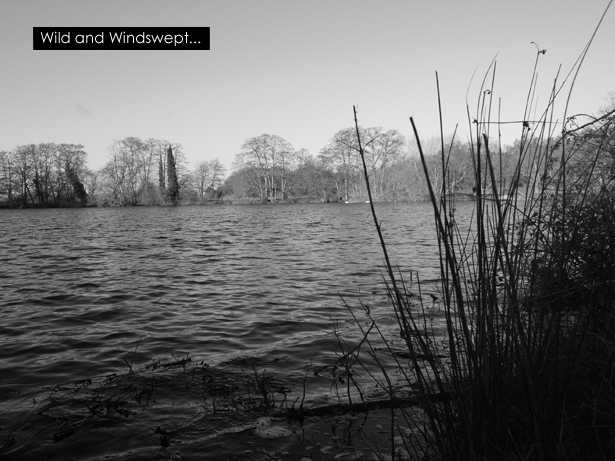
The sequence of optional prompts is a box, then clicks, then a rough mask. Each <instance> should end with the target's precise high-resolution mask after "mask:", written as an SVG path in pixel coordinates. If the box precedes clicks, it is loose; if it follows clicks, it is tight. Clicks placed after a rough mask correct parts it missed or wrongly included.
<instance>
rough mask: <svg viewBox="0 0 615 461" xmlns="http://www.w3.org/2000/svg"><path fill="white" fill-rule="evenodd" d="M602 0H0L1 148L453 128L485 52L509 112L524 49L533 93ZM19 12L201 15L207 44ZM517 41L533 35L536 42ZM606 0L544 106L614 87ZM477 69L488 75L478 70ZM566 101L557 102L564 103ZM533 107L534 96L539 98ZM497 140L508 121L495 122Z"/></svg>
mask: <svg viewBox="0 0 615 461" xmlns="http://www.w3.org/2000/svg"><path fill="white" fill-rule="evenodd" d="M608 4H609V0H591V1H584V2H582V1H580V0H515V1H504V0H454V1H453V0H449V1H444V0H431V1H428V0H405V1H402V0H379V1H376V0H371V1H368V0H335V1H332V0H326V1H325V0H311V1H296V0H207V1H204V0H183V1H170V0H164V1H162V0H121V1H117V0H105V1H92V0H3V1H2V3H1V4H0V59H1V60H0V68H1V69H2V71H1V73H0V151H1V150H5V151H10V150H12V149H14V148H15V147H17V146H20V145H24V144H31V143H34V144H38V143H42V142H55V143H70V144H82V145H83V146H84V150H85V151H86V153H87V154H88V166H89V168H91V169H94V170H95V169H99V168H101V167H103V166H104V164H105V163H106V162H107V160H108V149H109V146H110V145H111V143H112V142H113V141H115V140H120V139H123V138H125V137H139V138H142V139H148V138H156V139H164V140H168V141H170V142H178V143H181V144H182V146H183V150H184V152H185V154H186V156H187V159H188V161H189V162H191V164H192V165H195V164H196V163H198V162H199V161H203V160H212V159H215V158H219V159H220V160H221V161H222V163H223V164H224V165H225V166H226V167H227V169H228V170H229V172H230V170H231V168H232V163H233V160H234V158H235V155H236V154H237V153H238V152H239V151H240V150H241V146H242V144H243V143H244V142H245V141H246V140H247V139H248V138H251V137H255V136H259V135H261V134H265V133H267V134H272V135H278V136H281V137H283V138H284V139H286V140H287V141H289V142H290V143H291V144H292V145H293V146H294V147H295V148H296V149H300V148H305V149H307V150H308V151H309V152H310V154H312V155H314V156H316V155H318V153H319V151H320V149H322V148H323V147H324V146H325V145H326V144H327V143H328V142H329V141H330V139H331V138H332V137H333V135H334V134H335V132H337V131H339V130H341V129H344V128H347V127H350V126H352V124H353V106H357V110H358V117H359V123H360V124H361V125H363V126H365V127H383V128H384V129H387V130H388V129H396V130H399V131H400V132H402V133H403V134H404V135H405V136H407V137H408V139H411V134H412V128H411V125H410V122H409V117H413V119H414V121H415V123H416V124H417V127H418V130H419V133H420V135H421V137H422V138H424V139H428V138H430V137H434V136H437V135H438V134H439V130H440V128H439V117H438V94H437V91H436V72H437V74H438V79H439V86H440V96H441V104H442V113H443V124H444V132H445V133H446V134H451V133H452V132H453V131H454V130H455V126H456V125H457V124H458V125H459V131H458V137H459V138H461V140H463V141H465V140H466V139H467V136H468V134H467V133H468V118H467V107H468V105H469V107H470V111H471V114H474V113H475V112H476V107H477V101H478V99H479V96H480V94H481V84H482V82H483V79H484V77H485V75H486V72H487V71H488V69H489V67H490V65H491V64H492V63H493V62H494V60H495V62H496V73H495V86H494V91H493V96H494V100H495V101H497V102H496V103H495V104H496V105H499V106H500V119H501V120H502V121H507V120H508V121H514V120H521V119H523V113H524V107H525V103H526V98H527V95H528V89H529V86H530V80H531V77H532V73H533V68H534V63H535V60H536V56H537V51H538V50H543V49H544V50H546V52H545V53H544V54H541V55H540V59H539V63H538V85H537V89H536V93H535V94H536V96H535V105H536V107H537V108H541V109H540V110H542V108H544V107H545V105H546V102H547V100H548V98H549V94H550V91H551V88H552V87H553V85H554V81H555V79H556V77H557V76H558V69H561V70H560V71H559V77H557V78H558V82H560V83H561V81H562V80H563V79H564V77H565V76H566V75H567V74H568V73H569V72H570V70H571V69H573V66H574V65H575V61H577V58H578V57H579V56H580V55H581V53H582V51H583V49H584V48H585V46H586V45H587V43H588V41H589V40H590V38H591V37H592V34H593V33H594V31H595V28H596V26H597V25H598V22H599V21H600V19H601V17H602V15H603V13H604V11H605V9H606V8H607V5H608ZM33 27H210V28H211V29H210V30H211V49H210V50H208V51H205V50H172V51H154V50H141V51H124V50H113V51H111V50H109V51H103V50H92V51H86V50H74V51H70V50H54V51H41V50H33V40H32V28H33ZM532 42H534V43H536V44H537V45H538V47H537V46H536V45H534V44H532ZM614 47H615V6H613V7H611V9H610V10H609V11H608V12H607V14H606V16H605V18H604V20H603V23H602V25H601V27H600V29H599V30H598V32H597V33H596V35H595V38H594V40H593V43H592V45H591V47H590V49H589V52H588V53H587V55H586V57H585V59H584V61H583V64H582V66H581V68H580V71H579V73H578V75H577V76H576V80H575V83H574V88H573V91H572V93H571V96H570V99H569V101H568V89H569V88H570V82H571V81H572V78H573V77H574V73H573V74H572V75H571V76H570V77H569V79H568V81H567V83H566V85H567V86H565V87H564V88H563V90H562V93H561V94H562V95H564V97H559V98H558V101H559V102H558V103H557V105H556V107H555V112H554V113H555V116H556V118H558V119H559V120H561V119H562V118H563V117H564V116H565V115H568V116H569V115H572V114H576V113H586V114H587V113H590V114H592V113H598V112H599V111H600V109H602V108H604V107H605V105H606V103H607V101H606V98H607V97H608V96H609V93H612V92H613V91H615V59H614V56H615V52H614ZM490 79H491V77H489V80H490ZM567 101H568V106H567V107H566V103H567ZM540 110H538V112H540ZM506 127H507V130H505V131H503V132H502V139H503V141H504V142H505V143H512V141H513V140H514V139H516V138H517V137H518V134H519V133H520V131H519V130H520V127H519V125H514V124H513V125H506Z"/></svg>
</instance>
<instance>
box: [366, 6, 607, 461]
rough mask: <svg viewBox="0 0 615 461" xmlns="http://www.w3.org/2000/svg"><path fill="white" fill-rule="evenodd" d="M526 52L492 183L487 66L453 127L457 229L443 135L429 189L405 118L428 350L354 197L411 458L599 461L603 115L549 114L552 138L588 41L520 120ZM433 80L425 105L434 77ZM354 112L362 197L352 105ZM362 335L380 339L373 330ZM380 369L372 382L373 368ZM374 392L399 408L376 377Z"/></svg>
mask: <svg viewBox="0 0 615 461" xmlns="http://www.w3.org/2000/svg"><path fill="white" fill-rule="evenodd" d="M609 6H610V4H609ZM607 10H608V7H607ZM592 38H593V37H592ZM590 43H591V40H590ZM537 48H538V52H537V55H536V64H535V67H534V71H533V74H532V78H531V83H530V88H529V91H528V97H527V101H528V102H527V106H526V109H525V114H524V118H523V121H522V122H521V123H520V125H521V138H520V143H519V144H518V152H517V153H516V157H517V163H516V167H515V170H514V174H513V180H512V181H510V183H509V184H507V185H506V184H505V183H504V181H503V180H502V176H501V173H499V172H498V169H497V163H498V159H499V164H500V165H501V158H502V155H503V154H502V149H501V146H499V144H498V143H493V142H492V141H491V137H490V129H491V127H493V126H497V125H498V124H499V123H501V122H499V121H497V122H494V121H492V120H491V114H492V106H493V104H494V101H493V93H494V83H495V71H496V65H495V63H493V64H492V66H491V67H490V68H489V71H488V74H487V75H486V76H485V79H484V81H483V87H481V91H480V97H479V98H478V104H477V108H476V115H475V116H474V117H470V118H469V120H472V122H471V123H470V126H471V127H472V131H473V132H474V134H473V137H472V142H471V151H472V158H473V165H474V168H473V171H474V181H475V184H476V196H475V201H474V208H473V218H472V220H471V224H470V225H469V226H468V227H467V228H460V227H459V224H458V221H457V220H456V219H455V204H456V202H455V200H456V199H455V195H454V194H451V193H450V192H451V190H452V189H451V188H449V185H450V180H449V179H448V178H449V176H450V175H449V156H450V151H449V153H448V154H447V153H446V146H445V144H444V136H442V140H443V141H442V145H441V152H442V157H441V170H442V171H441V177H442V178H444V180H443V181H442V187H441V189H439V190H436V189H435V188H434V187H433V185H432V181H431V179H430V175H429V170H428V168H427V161H426V159H425V155H424V152H423V149H422V146H421V142H420V138H419V136H418V130H417V127H416V124H415V121H414V119H413V118H410V122H411V125H412V128H413V132H414V135H415V139H416V143H417V147H418V151H419V154H420V156H421V160H422V164H423V168H424V174H425V179H426V183H427V185H428V188H429V195H430V200H431V203H432V205H433V212H434V223H435V228H436V232H437V235H438V245H439V249H440V255H441V266H440V273H441V284H440V298H441V303H442V307H443V311H444V321H445V323H446V337H445V338H444V343H443V344H444V345H443V346H442V345H438V344H439V343H438V342H437V341H433V340H430V335H431V331H430V327H429V325H428V323H427V322H426V321H424V320H423V321H420V319H421V318H423V319H425V317H421V315H422V314H424V311H425V306H424V305H423V303H422V301H416V298H414V299H415V300H412V296H411V294H412V290H411V288H413V289H415V286H418V289H419V290H420V284H414V286H412V284H410V283H407V282H406V281H404V280H403V279H402V278H401V277H400V275H399V274H396V273H395V271H394V269H393V265H392V263H391V260H390V257H389V254H388V252H387V249H386V243H385V241H384V238H383V237H382V233H381V231H380V226H379V223H378V219H377V216H376V211H375V207H374V204H373V202H372V201H371V194H370V203H371V210H372V216H373V219H374V223H375V225H376V230H377V232H378V236H379V238H380V242H381V246H382V249H383V252H384V258H385V267H386V276H385V278H386V280H385V282H386V284H387V288H388V291H389V298H390V302H391V305H392V307H393V311H394V313H395V315H396V319H397V322H398V324H399V327H400V330H401V336H402V339H403V340H404V344H405V347H406V348H407V350H408V354H409V357H410V359H411V361H410V363H411V366H412V373H411V374H406V376H407V379H408V384H409V387H412V388H414V389H416V390H417V392H418V394H419V396H420V401H421V402H422V407H423V409H424V410H425V413H426V415H427V421H426V428H425V430H424V432H423V436H424V439H425V441H424V443H423V444H422V445H421V446H420V447H417V446H416V445H414V446H413V447H414V451H415V452H417V451H420V453H422V455H421V456H422V457H423V458H425V459H427V458H434V459H445V460H449V459H458V460H474V459H475V460H487V459H489V460H497V459H502V460H504V459H506V460H511V459H515V460H516V459H519V460H520V459H523V460H529V459H537V460H550V459H558V460H559V459H570V460H573V459H605V460H606V459H615V393H614V390H615V310H614V308H615V303H614V300H615V280H614V278H615V277H614V276H613V274H615V110H612V111H610V112H607V113H606V114H605V115H603V116H602V117H598V118H596V119H594V120H592V121H590V122H588V123H585V124H583V125H581V126H579V127H572V126H571V121H573V120H574V119H566V117H564V120H566V121H567V124H566V125H565V126H564V129H563V131H562V132H561V133H555V131H554V128H553V126H555V124H554V120H555V118H556V117H555V114H554V112H555V101H556V100H557V99H558V98H559V97H560V95H561V94H562V92H563V88H564V84H566V82H568V81H569V77H570V76H571V75H572V72H575V74H574V75H575V77H576V73H578V68H579V66H580V64H581V63H582V62H583V59H584V56H585V54H586V53H587V50H588V49H589V44H588V46H587V47H586V48H585V50H584V51H583V54H582V55H581V57H580V58H579V59H578V60H577V64H576V65H575V66H576V67H575V68H573V71H571V72H570V73H569V74H568V76H566V77H565V78H564V80H563V82H561V83H560V82H559V81H558V78H559V75H558V76H557V78H556V79H555V80H554V84H553V88H552V91H551V94H550V97H549V99H548V103H547V107H546V108H544V110H543V111H542V114H541V115H540V117H538V119H537V120H533V121H532V122H531V123H530V122H529V121H528V120H529V114H531V113H535V112H536V111H537V108H536V107H534V106H533V101H534V100H535V98H534V94H535V92H536V75H537V69H538V65H539V59H540V56H541V55H543V54H544V51H543V50H541V49H540V48H539V47H538V46H537ZM489 77H491V78H489ZM436 82H437V85H438V104H439V106H440V99H439V82H438V80H437V74H436ZM489 82H490V83H489ZM573 87H574V78H573V79H572V82H571V84H570V90H569V91H570V92H571V91H572V89H573ZM568 98H569V96H568ZM468 113H470V111H469V109H468ZM354 115H355V126H356V127H357V138H358V141H359V154H360V156H361V158H362V159H363V166H364V169H365V178H366V182H367V184H366V185H367V189H368V193H370V192H369V191H370V186H369V182H368V181H369V179H368V174H367V167H366V164H365V160H364V147H363V144H362V140H361V138H360V133H359V130H358V120H357V112H356V108H354ZM451 144H452V143H451ZM418 299H420V298H418ZM372 329H373V331H374V332H377V333H378V334H379V335H380V337H381V338H383V339H384V335H383V333H382V332H381V331H380V330H379V329H378V327H377V324H376V323H373V324H372V327H370V330H372ZM368 335H369V332H366V333H365V336H366V338H367V336H368ZM365 342H366V343H367V344H369V341H368V340H366V341H365ZM443 347H444V350H445V351H446V354H443V353H442V352H443ZM370 351H371V352H370V353H371V355H372V356H373V357H374V358H376V359H377V353H376V351H375V348H374V347H371V346H370ZM389 352H390V353H391V354H392V353H393V352H392V351H391V350H390V349H389ZM377 363H379V364H380V362H378V360H377ZM403 368H404V367H402V366H401V365H400V370H401V369H403ZM381 372H382V373H383V374H384V376H385V377H386V376H388V375H387V370H386V369H385V368H384V367H382V366H381ZM404 373H406V371H404ZM380 385H381V386H382V387H384V388H387V389H388V392H389V395H390V397H391V399H396V398H398V397H399V395H398V393H399V391H398V390H396V389H394V386H392V385H391V383H390V380H388V378H385V379H384V380H382V381H381V382H380ZM408 443H410V444H412V443H411V442H408ZM393 456H395V455H394V454H393Z"/></svg>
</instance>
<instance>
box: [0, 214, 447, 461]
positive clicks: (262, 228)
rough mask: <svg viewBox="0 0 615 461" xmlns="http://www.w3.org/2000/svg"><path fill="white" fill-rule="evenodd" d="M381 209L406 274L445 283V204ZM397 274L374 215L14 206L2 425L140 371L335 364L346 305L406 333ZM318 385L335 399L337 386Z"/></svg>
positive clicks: (0, 224)
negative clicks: (437, 228)
mask: <svg viewBox="0 0 615 461" xmlns="http://www.w3.org/2000/svg"><path fill="white" fill-rule="evenodd" d="M377 213H378V215H379V219H380V220H381V222H382V228H383V231H384V235H385V238H386V240H387V242H388V248H389V252H390V254H391V255H393V262H394V264H396V265H398V266H399V267H400V269H401V270H402V272H408V271H410V270H419V271H420V274H421V277H422V279H435V278H437V275H438V259H437V258H438V256H437V247H436V245H435V240H434V232H433V224H432V223H433V218H432V215H431V208H430V206H429V205H428V204H378V205H377ZM382 268H383V266H382V255H381V249H380V246H379V244H378V240H377V235H376V233H375V232H374V227H373V223H372V222H371V215H370V212H369V208H368V206H367V205H365V204H353V205H342V204H327V205H324V204H323V205H276V206H232V207H178V208H165V207H158V208H113V209H108V208H105V209H75V210H72V209H67V210H64V209H63V210H0V313H1V315H2V322H1V323H0V365H1V366H2V368H1V369H2V377H1V378H0V406H2V407H3V408H5V409H6V410H5V412H4V414H2V415H0V427H2V428H7V427H10V426H12V425H14V424H16V423H17V424H20V422H23V421H24V420H25V419H28V418H31V417H32V414H33V412H34V411H35V410H36V402H37V401H38V400H40V399H42V398H44V394H45V393H47V394H48V393H49V391H48V390H47V391H45V390H44V389H49V388H53V386H55V385H57V384H60V383H69V382H74V381H77V380H81V379H84V378H88V377H97V376H103V375H106V374H110V373H114V372H118V371H121V372H126V371H127V370H128V369H127V363H128V362H127V361H128V360H130V362H131V363H133V364H134V366H135V367H136V366H137V365H141V366H143V365H144V364H146V363H148V362H150V361H152V360H156V359H158V358H160V357H171V356H175V357H186V356H188V355H189V356H190V358H191V359H192V363H200V362H204V363H206V364H208V365H209V366H211V367H219V368H220V369H224V368H225V367H227V368H229V367H230V368H233V367H235V368H237V366H236V365H232V364H233V363H235V362H233V360H239V362H237V363H239V368H241V366H242V365H241V360H244V365H245V358H250V357H254V358H256V359H258V360H259V361H260V362H261V363H270V364H271V365H269V366H268V368H269V369H270V370H275V372H276V373H278V374H279V375H280V376H288V377H293V376H303V375H304V373H305V367H306V365H307V364H308V363H310V362H311V361H312V362H313V363H317V364H326V363H328V362H330V361H331V360H333V359H334V358H335V351H336V350H339V344H338V341H337V339H336V337H335V335H334V334H333V333H332V332H333V329H334V327H335V325H337V328H339V329H341V330H348V331H347V332H346V334H347V335H348V338H349V339H350V340H352V338H353V334H355V333H353V331H354V329H353V328H352V327H353V322H352V321H351V318H350V315H349V313H348V311H347V309H346V307H345V306H344V304H343V302H342V301H341V298H340V294H341V295H342V296H343V297H344V299H346V300H347V302H348V303H349V305H351V306H353V305H354V306H357V307H358V306H359V303H358V301H357V299H356V297H357V296H361V299H362V300H363V301H364V302H368V303H370V304H371V305H372V306H373V308H375V309H376V311H377V312H380V314H379V315H380V316H381V318H382V321H383V324H389V325H391V324H392V322H391V319H390V316H389V312H388V310H387V304H386V297H385V296H384V290H383V287H382V284H381V280H382V275H381V271H382ZM378 309H379V310H378ZM357 338H358V336H357ZM355 339H356V338H355ZM315 354H316V355H315ZM229 364H231V365H229ZM323 380H324V378H323ZM307 385H308V389H307V399H308V400H311V401H313V402H320V401H326V400H327V399H329V396H328V394H329V392H328V391H329V387H330V383H324V382H323V381H322V380H319V379H316V378H314V379H313V380H310V381H309V382H308V383H307ZM33 402H34V403H33ZM159 410H160V409H159ZM167 410H168V409H167ZM175 410H177V408H176V409H175ZM171 413H173V411H171ZM133 419H134V418H133ZM141 419H142V422H141V424H143V425H148V424H150V423H151V424H153V422H152V421H150V420H148V419H147V418H145V417H144V416H143V417H141ZM131 424H137V423H136V422H133V423H131ZM40 431H41V429H40V428H38V429H32V433H31V434H30V436H31V437H34V436H35V435H37V434H38V435H37V436H40V433H39V432H40ZM20 437H21V443H25V444H26V445H28V444H29V445H32V446H34V445H36V444H35V443H34V442H33V441H32V440H27V438H28V434H27V432H25V433H23V434H20ZM24 438H25V439H26V440H25V441H24V440H23V439H24ZM80 440H83V438H81V439H80ZM0 445H1V444H0ZM116 448H117V447H116ZM109 450H110V451H109V452H115V450H113V449H111V448H109Z"/></svg>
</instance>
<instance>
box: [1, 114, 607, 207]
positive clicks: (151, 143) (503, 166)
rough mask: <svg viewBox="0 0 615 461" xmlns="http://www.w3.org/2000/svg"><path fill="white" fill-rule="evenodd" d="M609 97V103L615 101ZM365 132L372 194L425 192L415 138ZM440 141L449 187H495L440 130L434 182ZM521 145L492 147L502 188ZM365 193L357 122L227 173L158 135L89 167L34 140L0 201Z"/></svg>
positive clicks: (187, 200) (413, 196)
mask: <svg viewBox="0 0 615 461" xmlns="http://www.w3.org/2000/svg"><path fill="white" fill-rule="evenodd" d="M611 106H612V107H611V108H610V110H611V111H612V110H613V107H615V105H613V104H611ZM604 113H608V111H607V110H605V111H604ZM527 129H531V127H527ZM360 131H361V138H362V139H363V140H364V142H365V155H366V161H367V164H368V174H369V180H370V184H371V185H372V195H373V198H374V200H377V201H422V200H426V199H428V196H429V191H428V189H427V184H426V182H425V179H424V178H425V175H424V172H423V169H422V165H421V163H420V159H419V156H418V153H417V152H416V148H415V147H414V142H413V141H409V140H408V139H407V138H406V137H405V136H404V135H403V134H402V133H400V132H399V131H397V130H386V129H384V128H380V127H371V128H360ZM541 139H542V138H541ZM543 142H544V140H543ZM550 145H557V143H556V142H553V143H550ZM443 148H444V154H445V156H446V158H447V161H448V171H449V173H448V174H449V177H448V178H447V189H448V190H447V191H445V192H446V193H451V194H458V195H460V196H461V197H463V196H467V197H471V196H472V195H473V194H474V193H475V191H476V187H483V188H488V187H489V184H483V185H477V184H474V179H473V178H474V174H473V168H474V167H473V164H472V155H471V152H472V149H471V146H470V145H469V144H468V143H467V142H463V141H461V140H460V139H458V138H450V139H449V140H448V141H446V142H444V143H441V141H440V140H439V139H435V138H434V139H433V140H427V142H426V143H425V145H424V146H423V150H424V151H425V152H426V153H427V163H428V165H429V167H428V169H429V174H430V177H431V180H432V183H433V185H434V187H435V188H436V189H437V190H439V189H440V188H441V186H442V185H441V184H440V183H439V182H441V173H440V171H441V161H442V149H443ZM520 148H528V147H527V144H526V145H524V146H523V147H522V146H520V145H519V141H515V142H514V143H513V144H512V145H505V146H499V147H498V149H497V153H496V155H494V162H495V164H494V168H495V171H496V173H497V176H498V183H499V184H503V185H504V187H505V188H506V187H507V185H508V184H509V182H508V181H510V180H511V178H513V176H514V170H515V168H516V165H517V159H518V158H519V153H520ZM540 148H541V146H532V149H540ZM545 148H546V147H545ZM533 168H535V166H534V165H532V164H531V162H529V161H528V162H526V164H524V165H522V172H521V175H520V177H519V180H520V181H524V180H526V179H527V178H530V177H532V172H533ZM227 173H230V174H227ZM366 198H367V194H366V189H365V179H364V172H363V169H362V168H361V167H360V159H359V156H358V146H357V136H356V131H355V128H354V127H349V128H346V129H342V130H340V131H337V132H336V133H335V134H334V135H333V136H332V137H331V139H330V141H329V143H328V144H327V145H325V146H323V147H322V148H321V150H320V152H319V153H318V154H317V155H311V154H310V153H309V152H308V151H307V150H306V149H301V148H299V149H297V148H295V147H294V146H293V145H292V144H291V143H290V142H289V141H288V140H286V139H284V138H282V137H280V136H278V135H271V134H262V135H260V136H256V137H253V138H250V139H247V140H245V142H244V143H243V145H242V146H241V149H240V151H239V152H238V153H237V154H236V155H235V159H234V162H233V167H232V170H231V171H230V172H227V171H226V169H225V167H224V165H223V164H222V162H221V161H220V159H219V158H215V159H213V160H203V161H200V162H198V163H197V164H196V165H193V166H191V165H189V164H188V161H187V159H186V155H185V152H184V150H183V148H182V145H181V144H180V143H177V142H169V141H165V140H159V139H147V140H143V139H139V138H135V137H129V138H125V139H121V140H116V141H113V142H112V143H111V145H110V146H109V148H108V160H107V163H106V164H105V165H104V167H103V168H101V169H99V170H96V171H94V170H91V169H89V168H88V167H87V154H86V152H85V151H84V149H83V146H82V145H75V144H54V143H42V144H29V145H24V146H18V147H16V148H14V149H13V150H12V151H2V152H0V207H9V208H17V207H24V208H25V207H66V206H137V205H190V204H216V203H276V202H339V201H362V200H365V199H366Z"/></svg>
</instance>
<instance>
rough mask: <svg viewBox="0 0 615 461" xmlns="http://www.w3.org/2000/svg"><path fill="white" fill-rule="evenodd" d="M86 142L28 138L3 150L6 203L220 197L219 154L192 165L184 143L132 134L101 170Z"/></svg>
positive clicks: (0, 174)
mask: <svg viewBox="0 0 615 461" xmlns="http://www.w3.org/2000/svg"><path fill="white" fill-rule="evenodd" d="M86 161H87V154H86V153H85V151H84V149H83V146H82V145H75V144H54V143H41V144H28V145H24V146H18V147H16V148H15V149H13V150H12V151H1V152H0V206H2V207H8V208H17V207H22V208H26V207H71V206H137V205H165V204H167V205H177V204H181V203H200V202H204V201H207V200H211V199H217V198H218V197H219V195H220V193H219V191H218V190H219V188H220V186H221V185H222V184H223V181H224V176H225V168H224V166H223V165H222V163H221V162H220V160H219V159H215V160H207V161H201V162H199V163H198V164H197V165H196V166H195V167H194V168H193V169H192V168H190V167H189V166H188V162H187V160H186V156H185V153H184V151H183V148H182V146H181V144H179V143H173V142H168V141H164V140H159V139H147V140H143V139H140V138H136V137H128V138H125V139H121V140H116V141H114V142H113V143H111V145H110V146H109V148H108V155H107V162H106V163H105V165H104V166H103V167H102V168H100V169H99V170H91V169H89V168H88V167H87V165H86Z"/></svg>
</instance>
